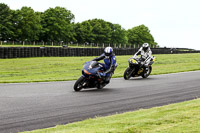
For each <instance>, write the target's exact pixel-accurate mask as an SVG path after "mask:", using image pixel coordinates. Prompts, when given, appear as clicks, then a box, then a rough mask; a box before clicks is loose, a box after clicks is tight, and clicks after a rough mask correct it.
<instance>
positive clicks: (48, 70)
mask: <svg viewBox="0 0 200 133" xmlns="http://www.w3.org/2000/svg"><path fill="white" fill-rule="evenodd" d="M130 56H131V55H129V56H117V63H118V67H117V69H116V71H115V74H114V75H113V77H122V76H123V73H124V71H125V69H126V68H127V66H128V58H130ZM155 56H156V57H157V61H156V62H155V63H154V64H153V71H152V74H153V75H157V74H167V73H176V72H185V71H195V70H200V54H165V55H155ZM93 58H94V57H91V56H90V57H37V58H18V59H0V83H20V82H47V81H66V80H76V79H78V77H80V76H81V70H82V67H83V64H84V62H86V61H90V60H92V59H93Z"/></svg>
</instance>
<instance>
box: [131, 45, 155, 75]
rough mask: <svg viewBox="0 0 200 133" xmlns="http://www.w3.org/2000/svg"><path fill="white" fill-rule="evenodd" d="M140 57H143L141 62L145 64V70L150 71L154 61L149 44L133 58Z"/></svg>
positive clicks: (143, 46)
mask: <svg viewBox="0 0 200 133" xmlns="http://www.w3.org/2000/svg"><path fill="white" fill-rule="evenodd" d="M138 55H141V58H140V60H141V61H142V62H143V65H144V67H145V70H146V71H148V65H149V64H150V62H151V61H152V59H153V56H152V51H151V49H150V46H149V44H148V43H144V44H143V45H142V47H141V48H140V49H139V50H138V51H137V52H136V53H135V54H134V56H133V57H134V58H136V57H137V56H138Z"/></svg>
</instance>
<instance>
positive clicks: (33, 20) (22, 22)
mask: <svg viewBox="0 0 200 133" xmlns="http://www.w3.org/2000/svg"><path fill="white" fill-rule="evenodd" d="M13 22H14V25H15V27H16V33H17V35H18V38H19V39H20V40H22V41H25V40H28V41H35V40H38V39H39V33H40V31H41V24H40V16H39V15H38V13H35V12H34V10H33V9H32V8H30V7H22V8H21V10H17V11H16V12H15V17H14V18H13Z"/></svg>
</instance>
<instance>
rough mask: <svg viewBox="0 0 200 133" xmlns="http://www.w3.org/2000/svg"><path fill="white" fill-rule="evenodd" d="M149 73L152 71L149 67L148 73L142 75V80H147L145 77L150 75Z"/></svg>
mask: <svg viewBox="0 0 200 133" xmlns="http://www.w3.org/2000/svg"><path fill="white" fill-rule="evenodd" d="M151 71H152V67H151V66H149V69H148V71H147V72H145V73H144V74H142V77H143V78H147V77H148V76H149V75H150V74H151Z"/></svg>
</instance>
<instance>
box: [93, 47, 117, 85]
mask: <svg viewBox="0 0 200 133" xmlns="http://www.w3.org/2000/svg"><path fill="white" fill-rule="evenodd" d="M100 60H104V63H105V64H104V63H101V65H102V66H103V68H104V70H105V71H104V72H103V73H100V76H102V78H103V80H104V83H105V84H108V83H109V82H110V79H111V77H112V74H113V73H114V71H115V69H116V67H117V63H116V57H115V54H114V52H113V49H112V47H106V48H105V49H104V53H103V54H101V55H100V56H99V57H97V58H94V59H93V60H92V61H100Z"/></svg>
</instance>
